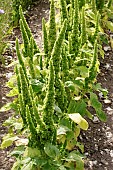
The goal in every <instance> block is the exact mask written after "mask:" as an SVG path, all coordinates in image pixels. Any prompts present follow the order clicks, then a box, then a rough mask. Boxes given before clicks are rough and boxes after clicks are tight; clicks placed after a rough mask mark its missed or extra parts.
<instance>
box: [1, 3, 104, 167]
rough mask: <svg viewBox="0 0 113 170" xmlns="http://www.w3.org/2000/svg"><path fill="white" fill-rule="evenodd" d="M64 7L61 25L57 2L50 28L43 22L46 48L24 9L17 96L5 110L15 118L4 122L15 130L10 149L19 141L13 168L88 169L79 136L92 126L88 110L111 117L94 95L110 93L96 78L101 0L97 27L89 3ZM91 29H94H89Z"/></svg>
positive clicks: (14, 91)
mask: <svg viewBox="0 0 113 170" xmlns="http://www.w3.org/2000/svg"><path fill="white" fill-rule="evenodd" d="M67 4H70V5H69V7H68V9H67V7H66V6H67ZM91 5H92V4H91ZM59 7H60V14H59V15H60V17H59V19H60V22H59V23H58V24H57V23H56V15H55V12H56V9H55V3H54V0H51V6H50V17H49V23H48V26H47V24H46V22H45V20H44V19H43V20H42V33H43V43H42V44H43V50H41V49H39V48H38V46H37V45H36V42H35V40H34V37H33V35H32V33H31V30H30V28H29V26H28V24H27V22H26V20H25V18H24V15H23V12H22V7H20V8H19V15H20V29H21V33H22V39H23V46H22V48H20V45H19V41H18V39H17V40H16V52H17V57H18V64H17V66H16V68H15V75H14V76H13V77H12V78H11V80H9V82H8V83H7V85H8V86H9V87H10V88H12V90H11V91H10V93H9V94H8V96H15V95H16V96H17V98H16V99H15V100H14V101H13V103H9V104H7V105H6V106H4V107H3V108H2V109H1V111H4V109H5V110H8V109H10V108H13V109H14V110H15V115H14V117H12V118H9V120H7V121H6V122H5V123H4V124H5V125H9V126H10V131H9V134H8V135H7V136H5V137H4V138H3V142H2V145H1V147H2V148H5V147H8V146H10V145H11V144H12V143H13V142H14V141H15V143H16V145H18V146H17V147H15V150H14V151H13V152H12V153H11V154H12V155H13V156H15V157H16V159H17V162H15V163H14V165H13V167H12V170H19V169H24V170H25V169H26V170H27V169H29V170H36V169H38V170H47V169H54V170H69V169H70V170H74V169H76V170H83V169H84V162H83V159H84V155H83V152H84V146H83V144H81V143H80V142H79V141H78V136H79V135H80V130H81V129H83V130H87V129H88V122H87V121H86V120H85V118H84V117H86V116H87V117H88V118H89V119H93V115H92V113H90V112H89V108H90V107H93V108H94V109H95V112H96V115H97V116H98V118H99V119H100V120H102V121H106V114H105V113H104V112H103V110H102V104H101V103H100V102H99V100H98V96H97V95H96V94H95V91H100V92H102V93H103V95H104V96H106V91H105V90H104V89H102V87H101V85H100V84H98V83H97V80H96V77H97V75H98V73H99V58H98V53H99V52H100V49H101V48H98V47H99V44H98V43H99V33H100V30H99V24H100V23H99V17H100V15H99V12H96V13H95V11H96V10H97V9H96V4H95V9H96V10H94V8H91V7H90V10H91V11H90V10H89V11H90V12H91V14H92V15H91V16H93V17H94V18H93V25H92V24H91V21H90V16H89V13H88V10H87V9H86V8H85V1H84V3H83V4H81V3H80V1H79V0H72V1H66V0H60V3H59ZM88 9H89V7H88ZM95 16H96V17H95ZM88 17H89V18H88ZM92 27H93V32H91V31H89V30H90V29H91V30H92ZM100 46H101V45H100ZM17 115H18V118H17ZM18 143H19V144H18Z"/></svg>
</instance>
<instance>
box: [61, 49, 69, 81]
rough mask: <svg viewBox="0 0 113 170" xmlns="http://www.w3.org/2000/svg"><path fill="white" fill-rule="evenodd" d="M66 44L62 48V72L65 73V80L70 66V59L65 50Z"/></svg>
mask: <svg viewBox="0 0 113 170" xmlns="http://www.w3.org/2000/svg"><path fill="white" fill-rule="evenodd" d="M65 48H66V47H65V46H64V48H63V49H62V73H63V76H62V77H63V82H64V83H65V81H66V80H67V77H68V74H69V72H68V71H69V67H68V59H67V54H66V50H65Z"/></svg>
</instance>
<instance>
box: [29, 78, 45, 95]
mask: <svg viewBox="0 0 113 170" xmlns="http://www.w3.org/2000/svg"><path fill="white" fill-rule="evenodd" d="M30 84H31V85H32V88H33V91H34V92H36V93H39V92H41V91H42V88H43V83H42V82H40V81H39V80H36V79H32V80H31V81H30Z"/></svg>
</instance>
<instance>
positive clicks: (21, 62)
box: [16, 39, 29, 83]
mask: <svg viewBox="0 0 113 170" xmlns="http://www.w3.org/2000/svg"><path fill="white" fill-rule="evenodd" d="M16 54H17V57H18V60H19V64H20V65H21V67H22V69H23V72H24V75H25V78H26V80H27V83H29V80H28V77H27V72H26V68H25V65H24V61H23V58H22V54H21V53H20V49H19V42H18V39H16Z"/></svg>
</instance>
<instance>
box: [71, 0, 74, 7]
mask: <svg viewBox="0 0 113 170" xmlns="http://www.w3.org/2000/svg"><path fill="white" fill-rule="evenodd" d="M74 1H75V0H71V4H72V8H73V9H74V7H75V5H74Z"/></svg>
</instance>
